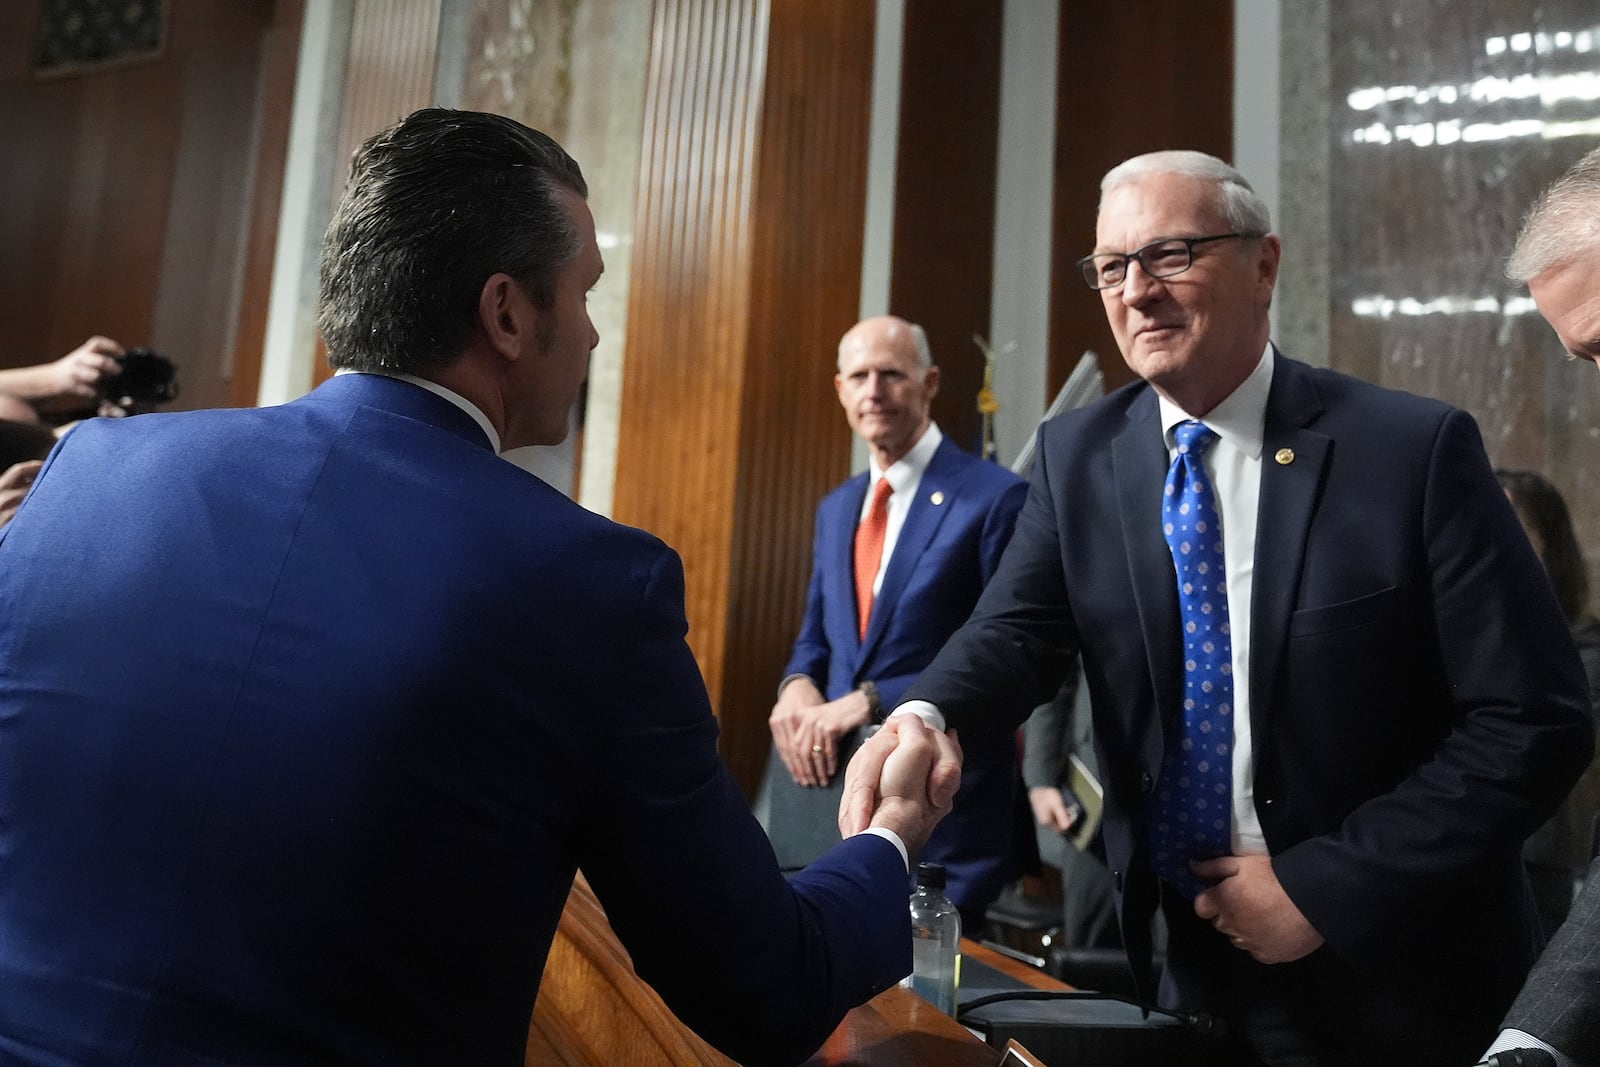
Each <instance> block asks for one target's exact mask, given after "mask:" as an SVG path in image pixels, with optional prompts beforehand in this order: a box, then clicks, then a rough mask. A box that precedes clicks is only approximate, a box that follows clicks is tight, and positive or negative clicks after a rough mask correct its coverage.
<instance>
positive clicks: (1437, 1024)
mask: <svg viewBox="0 0 1600 1067" xmlns="http://www.w3.org/2000/svg"><path fill="white" fill-rule="evenodd" d="M1164 888H1165V887H1164ZM1162 908H1163V912H1164V914H1165V915H1166V919H1167V966H1166V970H1165V971H1164V972H1163V974H1162V979H1161V990H1160V997H1159V999H1160V1003H1161V1004H1162V1006H1164V1007H1169V1008H1177V1007H1181V1008H1183V1009H1185V1010H1189V1011H1203V1012H1206V1013H1208V1014H1210V1015H1212V1016H1213V1017H1215V1018H1218V1019H1221V1020H1223V1022H1224V1024H1225V1025H1226V1026H1227V1027H1228V1032H1229V1033H1230V1035H1231V1037H1232V1040H1234V1041H1235V1042H1236V1043H1237V1044H1238V1046H1239V1048H1238V1057H1239V1062H1240V1063H1241V1064H1252V1063H1255V1064H1267V1065H1271V1067H1344V1065H1346V1064H1351V1065H1354V1064H1365V1063H1404V1064H1407V1065H1408V1067H1430V1065H1435V1064H1437V1065H1439V1067H1461V1065H1462V1064H1467V1063H1472V1062H1474V1061H1476V1060H1477V1059H1478V1056H1479V1054H1480V1053H1481V1052H1482V1051H1483V1049H1485V1048H1487V1047H1488V1045H1489V1042H1490V1041H1492V1040H1493V1037H1494V1024H1495V1023H1496V1022H1498V1019H1477V1018H1473V1019H1470V1020H1467V1021H1466V1022H1465V1023H1464V1022H1463V1020H1462V1019H1459V1018H1451V1017H1449V1016H1448V1015H1447V1014H1446V1013H1445V1012H1443V1011H1440V1010H1438V1009H1437V1006H1434V1005H1428V1004H1426V1003H1423V1002H1422V1001H1421V998H1420V997H1419V996H1418V994H1419V992H1423V991H1419V990H1418V989H1416V988H1410V987H1408V986H1407V985H1405V984H1402V983H1400V982H1396V981H1391V980H1389V979H1388V978H1385V977H1382V976H1371V975H1367V976H1360V975H1357V974H1356V972H1355V971H1354V970H1352V969H1351V968H1350V966H1349V965H1348V964H1346V963H1344V962H1343V961H1342V960H1340V959H1339V958H1338V957H1337V956H1336V955H1334V953H1333V952H1332V950H1331V949H1329V948H1328V947H1327V946H1323V947H1322V948H1320V949H1318V950H1317V951H1316V952H1313V953H1312V954H1311V955H1309V956H1307V957H1305V958H1304V959H1301V960H1296V961H1295V962H1293V963H1282V964H1273V965H1269V964H1262V963H1257V962H1256V961H1255V960H1254V959H1252V958H1251V956H1250V955H1249V954H1248V953H1246V952H1242V951H1240V950H1239V949H1236V948H1234V947H1233V945H1231V944H1230V943H1229V942H1228V939H1227V938H1225V937H1223V936H1222V935H1221V934H1219V933H1217V931H1216V930H1215V929H1213V928H1212V926H1211V925H1210V924H1209V923H1207V922H1204V921H1202V920H1201V919H1200V918H1198V917H1197V916H1196V915H1195V914H1194V906H1193V904H1192V903H1191V902H1189V901H1188V900H1185V899H1183V897H1182V896H1181V895H1179V894H1177V893H1175V892H1167V893H1166V895H1165V898H1164V899H1163V901H1162ZM1411 985H1413V986H1414V985H1416V983H1412V984H1411Z"/></svg>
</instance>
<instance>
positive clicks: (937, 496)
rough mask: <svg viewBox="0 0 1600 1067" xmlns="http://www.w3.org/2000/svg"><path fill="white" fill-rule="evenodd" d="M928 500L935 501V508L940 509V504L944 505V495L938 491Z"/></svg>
mask: <svg viewBox="0 0 1600 1067" xmlns="http://www.w3.org/2000/svg"><path fill="white" fill-rule="evenodd" d="M928 499H929V500H931V501H933V506H934V507H938V506H939V505H940V504H943V503H944V494H943V493H941V492H939V491H938V490H934V493H933V495H932V496H930V497H929V498H928Z"/></svg>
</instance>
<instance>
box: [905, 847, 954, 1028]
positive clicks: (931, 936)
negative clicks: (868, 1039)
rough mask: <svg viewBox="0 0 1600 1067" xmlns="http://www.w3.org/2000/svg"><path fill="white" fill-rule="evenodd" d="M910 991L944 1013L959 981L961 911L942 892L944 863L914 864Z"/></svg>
mask: <svg viewBox="0 0 1600 1067" xmlns="http://www.w3.org/2000/svg"><path fill="white" fill-rule="evenodd" d="M908 981H909V984H910V986H911V991H912V992H913V993H915V994H916V995H917V996H919V997H921V998H922V999H923V1000H926V1001H927V1002H928V1003H930V1004H932V1005H933V1006H934V1007H936V1008H938V1009H939V1010H940V1011H942V1012H944V1013H945V1014H946V1015H954V1014H955V1013H956V990H957V989H958V988H959V987H960V985H961V913H960V912H958V911H956V906H955V905H954V904H952V903H950V899H949V898H948V897H946V896H945V895H944V864H942V863H919V864H917V888H916V891H915V892H913V893H912V894H911V977H910V978H909V980H908Z"/></svg>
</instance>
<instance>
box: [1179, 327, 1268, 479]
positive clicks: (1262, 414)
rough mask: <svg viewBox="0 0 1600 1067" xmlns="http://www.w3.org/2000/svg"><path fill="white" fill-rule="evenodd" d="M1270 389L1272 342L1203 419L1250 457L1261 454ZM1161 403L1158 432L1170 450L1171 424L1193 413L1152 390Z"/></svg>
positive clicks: (1257, 456)
mask: <svg viewBox="0 0 1600 1067" xmlns="http://www.w3.org/2000/svg"><path fill="white" fill-rule="evenodd" d="M1271 391H1272V342H1271V341H1268V342H1267V347H1266V350H1265V351H1264V352H1262V353H1261V359H1260V361H1259V362H1258V363H1256V369H1255V370H1253V371H1251V372H1250V376H1249V377H1247V378H1246V379H1245V380H1244V381H1242V382H1240V383H1239V388H1237V389H1235V390H1234V391H1233V392H1232V393H1230V394H1228V397H1227V399H1225V400H1224V401H1223V402H1222V403H1220V404H1218V405H1217V406H1216V407H1214V408H1212V409H1211V411H1210V412H1208V413H1207V414H1206V417H1205V418H1204V419H1200V420H1198V421H1200V422H1204V423H1205V424H1206V425H1207V426H1209V427H1210V428H1211V429H1212V430H1213V431H1215V432H1216V435H1217V436H1218V437H1219V438H1221V439H1222V440H1224V441H1227V442H1228V443H1229V444H1231V445H1232V446H1233V447H1234V448H1237V449H1238V450H1239V451H1240V452H1243V453H1244V454H1245V455H1247V456H1249V457H1250V458H1251V459H1259V458H1260V457H1261V448H1262V441H1263V438H1264V437H1265V434H1266V423H1267V395H1268V394H1269V393H1271ZM1156 400H1157V401H1158V402H1159V403H1160V405H1161V434H1162V439H1163V440H1164V441H1166V443H1167V449H1168V450H1169V451H1170V450H1171V449H1172V447H1173V436H1172V431H1173V428H1174V427H1176V426H1177V425H1178V424H1179V423H1180V422H1187V421H1189V420H1190V419H1193V418H1194V416H1193V415H1191V414H1189V413H1188V412H1187V411H1184V410H1183V409H1182V408H1180V407H1179V406H1178V405H1176V404H1174V403H1173V402H1172V401H1170V400H1168V399H1167V398H1166V397H1164V396H1162V395H1161V394H1160V393H1157V394H1156Z"/></svg>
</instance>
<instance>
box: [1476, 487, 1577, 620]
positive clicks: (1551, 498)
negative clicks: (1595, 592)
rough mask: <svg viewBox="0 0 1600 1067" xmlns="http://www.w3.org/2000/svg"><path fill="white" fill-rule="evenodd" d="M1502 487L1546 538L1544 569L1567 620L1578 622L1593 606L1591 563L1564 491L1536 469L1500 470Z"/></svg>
mask: <svg viewBox="0 0 1600 1067" xmlns="http://www.w3.org/2000/svg"><path fill="white" fill-rule="evenodd" d="M1494 473H1495V477H1497V478H1499V479H1500V487H1501V488H1502V489H1504V490H1505V491H1506V495H1507V496H1509V497H1510V498H1511V506H1512V507H1514V508H1516V510H1517V516H1518V517H1519V518H1521V519H1522V522H1523V525H1525V526H1527V527H1528V529H1530V530H1532V531H1533V532H1534V533H1536V534H1538V535H1539V539H1540V540H1541V541H1543V542H1544V569H1545V571H1546V572H1547V573H1548V574H1549V575H1550V584H1551V585H1553V586H1555V589H1556V600H1558V601H1560V603H1561V610H1562V612H1564V613H1565V614H1566V616H1567V621H1568V622H1569V623H1570V622H1577V621H1578V620H1579V619H1580V618H1582V617H1583V615H1584V613H1585V612H1586V611H1587V610H1588V608H1589V567H1588V565H1587V564H1586V563H1584V561H1583V550H1582V549H1580V548H1579V547H1578V537H1577V535H1576V534H1575V533H1573V532H1572V516H1571V515H1570V514H1569V513H1568V512H1567V502H1566V501H1565V500H1563V499H1561V493H1560V491H1559V490H1557V489H1556V487H1555V486H1553V485H1551V484H1550V483H1549V482H1548V481H1546V480H1545V478H1544V477H1543V476H1542V475H1539V474H1535V473H1534V472H1533V471H1508V470H1497V471H1495V472H1494Z"/></svg>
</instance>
